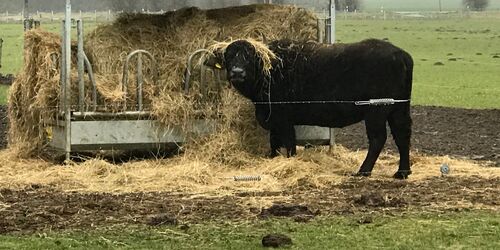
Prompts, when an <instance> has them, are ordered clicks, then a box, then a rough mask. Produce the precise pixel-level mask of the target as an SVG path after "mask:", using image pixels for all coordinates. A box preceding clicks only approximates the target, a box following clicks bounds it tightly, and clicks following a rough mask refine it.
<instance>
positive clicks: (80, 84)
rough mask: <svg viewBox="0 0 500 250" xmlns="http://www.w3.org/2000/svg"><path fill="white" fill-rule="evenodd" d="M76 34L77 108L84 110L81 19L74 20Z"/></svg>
mask: <svg viewBox="0 0 500 250" xmlns="http://www.w3.org/2000/svg"><path fill="white" fill-rule="evenodd" d="M76 27H77V34H78V110H79V111H80V112H84V111H85V75H84V74H85V70H84V66H85V65H84V63H85V61H84V51H83V21H82V20H77V21H76Z"/></svg>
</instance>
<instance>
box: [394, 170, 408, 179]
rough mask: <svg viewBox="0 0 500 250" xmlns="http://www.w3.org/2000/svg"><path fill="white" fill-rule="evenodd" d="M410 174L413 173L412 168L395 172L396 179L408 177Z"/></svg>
mask: <svg viewBox="0 0 500 250" xmlns="http://www.w3.org/2000/svg"><path fill="white" fill-rule="evenodd" d="M409 175H411V170H400V171H398V172H396V173H395V174H394V179H399V180H404V179H408V176H409Z"/></svg>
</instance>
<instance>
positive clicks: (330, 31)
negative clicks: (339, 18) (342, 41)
mask: <svg viewBox="0 0 500 250" xmlns="http://www.w3.org/2000/svg"><path fill="white" fill-rule="evenodd" d="M335 21H336V13H335V1H333V0H330V22H329V29H328V37H327V39H328V43H329V44H334V43H335Z"/></svg>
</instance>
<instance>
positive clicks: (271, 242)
mask: <svg viewBox="0 0 500 250" xmlns="http://www.w3.org/2000/svg"><path fill="white" fill-rule="evenodd" d="M287 245H292V239H291V238H290V237H288V236H286V235H284V234H268V235H266V236H264V238H262V246H263V247H274V248H278V247H283V246H287Z"/></svg>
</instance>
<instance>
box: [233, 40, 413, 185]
mask: <svg viewBox="0 0 500 250" xmlns="http://www.w3.org/2000/svg"><path fill="white" fill-rule="evenodd" d="M255 44H256V43H255V42H250V41H248V40H237V41H234V42H232V43H231V44H229V45H228V47H227V48H226V50H225V52H224V55H223V56H224V59H223V63H224V66H225V68H226V70H227V77H228V80H229V81H230V82H231V85H233V86H234V87H235V88H236V89H237V90H238V92H239V93H240V94H242V95H243V96H245V97H246V98H248V99H250V100H251V101H252V102H253V103H254V105H255V115H256V118H257V120H258V122H259V124H260V125H261V126H262V127H264V128H265V129H267V130H270V144H271V156H275V155H277V153H278V150H279V148H280V147H284V148H286V150H287V155H288V156H293V155H294V154H295V153H296V149H295V148H296V141H295V130H294V125H316V126H322V127H344V126H347V125H351V124H354V123H357V122H360V121H363V120H364V121H365V125H366V133H367V135H368V139H369V149H368V155H367V156H366V159H365V160H364V162H363V164H362V165H361V168H360V169H359V172H358V173H356V174H355V175H357V176H369V175H370V174H371V172H372V169H373V166H374V164H375V161H376V160H377V158H378V156H379V154H380V152H381V151H382V148H383V147H384V144H385V142H386V138H387V132H386V123H387V122H388V123H389V126H390V128H391V132H392V135H393V137H394V140H395V142H396V145H397V147H398V150H399V154H400V162H399V169H398V171H397V172H396V174H394V178H398V179H403V178H407V177H408V175H410V174H411V170H410V159H409V147H410V135H411V117H410V96H411V88H412V74H413V60H412V58H411V56H410V55H409V54H408V53H407V52H405V51H404V50H402V49H400V48H398V47H396V46H394V45H392V44H391V43H389V42H385V41H381V40H376V39H368V40H364V41H361V42H358V43H351V44H336V45H323V44H318V43H314V42H302V43H299V42H294V41H291V40H278V41H274V42H271V43H268V44H266V45H264V44H262V45H261V46H256V45H255ZM262 46H264V50H265V49H268V50H267V52H264V54H265V53H267V54H271V55H272V54H273V53H274V55H275V57H272V56H271V59H272V60H267V62H266V60H264V59H263V58H265V57H263V53H262V52H259V51H262ZM266 69H267V70H266ZM380 99H394V100H396V102H395V103H387V101H382V102H380ZM369 100H372V103H371V104H385V105H362V104H369V102H365V103H359V102H358V103H356V101H369ZM377 100H378V101H377ZM391 102H392V101H391Z"/></svg>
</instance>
